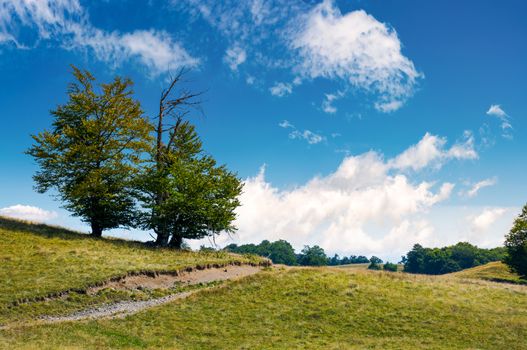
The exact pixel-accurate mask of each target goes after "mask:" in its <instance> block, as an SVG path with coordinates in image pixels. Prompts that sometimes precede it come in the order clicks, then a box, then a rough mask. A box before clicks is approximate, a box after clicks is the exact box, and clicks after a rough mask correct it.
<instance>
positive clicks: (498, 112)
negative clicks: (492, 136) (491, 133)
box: [487, 105, 513, 139]
mask: <svg viewBox="0 0 527 350" xmlns="http://www.w3.org/2000/svg"><path fill="white" fill-rule="evenodd" d="M487 115H490V116H494V117H496V118H498V119H499V120H500V122H501V125H500V127H501V131H502V135H501V136H503V137H504V138H507V139H512V138H513V136H512V130H513V127H512V124H511V122H510V116H509V115H508V114H507V113H505V111H504V110H503V109H502V108H501V106H500V105H491V106H490V107H489V109H488V110H487Z"/></svg>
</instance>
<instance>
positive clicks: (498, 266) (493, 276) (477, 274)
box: [450, 261, 527, 284]
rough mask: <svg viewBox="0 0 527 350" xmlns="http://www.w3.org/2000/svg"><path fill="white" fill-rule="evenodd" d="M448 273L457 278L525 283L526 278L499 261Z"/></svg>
mask: <svg viewBox="0 0 527 350" xmlns="http://www.w3.org/2000/svg"><path fill="white" fill-rule="evenodd" d="M450 275H451V276H454V277H459V278H472V279H481V280H486V281H494V282H505V283H514V284H527V281H526V280H522V279H520V276H518V275H517V274H515V273H513V272H511V271H510V270H509V268H508V267H507V265H505V264H504V263H502V262H500V261H495V262H491V263H488V264H485V265H481V266H476V267H473V268H471V269H466V270H462V271H458V272H454V273H452V274H450Z"/></svg>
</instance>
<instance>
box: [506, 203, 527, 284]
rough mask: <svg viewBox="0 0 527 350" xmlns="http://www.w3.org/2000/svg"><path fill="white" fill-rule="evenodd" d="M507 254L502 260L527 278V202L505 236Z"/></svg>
mask: <svg viewBox="0 0 527 350" xmlns="http://www.w3.org/2000/svg"><path fill="white" fill-rule="evenodd" d="M505 247H506V249H507V256H506V257H505V258H504V262H505V263H506V264H507V265H508V266H509V267H510V268H511V269H512V270H513V271H514V272H516V273H518V274H519V275H520V276H522V277H523V278H527V204H526V205H525V206H524V207H523V209H522V212H521V214H520V215H519V216H518V217H517V218H516V220H515V221H514V225H513V226H512V228H511V230H510V232H509V233H508V234H507V235H506V237H505Z"/></svg>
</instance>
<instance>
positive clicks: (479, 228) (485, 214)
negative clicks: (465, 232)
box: [468, 208, 506, 232]
mask: <svg viewBox="0 0 527 350" xmlns="http://www.w3.org/2000/svg"><path fill="white" fill-rule="evenodd" d="M505 212H506V209H505V208H486V209H484V210H483V211H482V212H481V213H480V214H478V215H474V216H470V217H469V218H468V219H469V221H470V224H471V229H472V231H474V232H484V231H487V230H488V229H489V228H490V226H491V225H493V224H494V223H495V222H496V220H498V219H499V218H500V217H501V216H502V215H503V214H505Z"/></svg>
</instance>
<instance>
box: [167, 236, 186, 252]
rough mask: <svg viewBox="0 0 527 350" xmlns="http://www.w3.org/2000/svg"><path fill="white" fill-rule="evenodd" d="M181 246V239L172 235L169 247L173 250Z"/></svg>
mask: <svg viewBox="0 0 527 350" xmlns="http://www.w3.org/2000/svg"><path fill="white" fill-rule="evenodd" d="M182 244H183V237H181V236H177V235H172V239H171V240H170V244H169V245H170V247H171V248H175V249H181V245H182Z"/></svg>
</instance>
